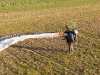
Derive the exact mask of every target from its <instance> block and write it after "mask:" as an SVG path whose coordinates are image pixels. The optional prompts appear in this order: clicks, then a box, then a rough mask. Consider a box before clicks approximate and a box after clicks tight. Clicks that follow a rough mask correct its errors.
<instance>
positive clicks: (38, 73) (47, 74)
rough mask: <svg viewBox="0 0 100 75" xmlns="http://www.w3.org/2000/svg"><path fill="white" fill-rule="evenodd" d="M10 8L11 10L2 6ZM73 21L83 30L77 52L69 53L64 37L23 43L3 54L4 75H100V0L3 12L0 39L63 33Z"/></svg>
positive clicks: (0, 55) (0, 71)
mask: <svg viewBox="0 0 100 75" xmlns="http://www.w3.org/2000/svg"><path fill="white" fill-rule="evenodd" d="M66 1H67V0H66ZM69 1H73V0H69ZM87 1H88V0H87ZM91 1H92V0H91ZM8 8H11V7H7V8H6V7H2V9H8ZM0 9H1V8H0ZM70 22H73V23H74V22H76V23H77V30H78V31H79V34H78V40H77V43H76V44H75V45H74V47H75V50H74V51H73V52H71V53H68V46H67V44H66V41H65V40H62V39H61V38H53V39H51V38H48V39H27V40H24V41H19V42H18V43H16V44H14V45H12V46H10V47H9V48H7V49H5V50H3V51H1V52H0V75H100V2H99V1H98V0H97V2H94V3H93V2H92V3H90V2H89V3H88V2H87V3H86V4H81V5H80V4H79V5H74V6H73V4H72V5H71V6H63V7H59V8H55V7H54V8H48V9H44V8H43V9H39V10H28V11H19V12H15V11H14V12H8V10H7V13H0V36H5V35H9V34H15V33H28V32H63V31H65V30H66V29H65V26H66V25H67V24H69V23H70Z"/></svg>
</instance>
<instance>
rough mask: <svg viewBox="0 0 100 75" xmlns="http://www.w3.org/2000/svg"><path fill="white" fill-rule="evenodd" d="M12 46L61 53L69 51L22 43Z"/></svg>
mask: <svg viewBox="0 0 100 75" xmlns="http://www.w3.org/2000/svg"><path fill="white" fill-rule="evenodd" d="M11 47H13V48H18V49H21V48H26V49H29V50H31V51H39V52H42V51H46V52H51V51H52V52H54V53H56V52H60V53H65V52H67V51H65V50H63V49H57V48H43V47H36V46H35V47H28V46H20V45H12V46H11Z"/></svg>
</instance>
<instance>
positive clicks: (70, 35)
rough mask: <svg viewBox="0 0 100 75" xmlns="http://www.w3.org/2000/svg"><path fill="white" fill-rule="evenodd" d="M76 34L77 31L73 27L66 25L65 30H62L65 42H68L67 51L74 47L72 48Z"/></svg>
mask: <svg viewBox="0 0 100 75" xmlns="http://www.w3.org/2000/svg"><path fill="white" fill-rule="evenodd" d="M77 34H78V31H77V30H75V29H72V30H71V29H69V28H68V26H66V31H65V32H64V37H65V39H66V42H67V44H68V46H69V47H68V48H69V50H68V51H69V52H71V51H73V50H74V48H73V44H74V43H75V42H76V40H77Z"/></svg>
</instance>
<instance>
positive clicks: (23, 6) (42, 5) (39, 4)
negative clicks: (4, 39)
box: [0, 0, 100, 12]
mask: <svg viewBox="0 0 100 75" xmlns="http://www.w3.org/2000/svg"><path fill="white" fill-rule="evenodd" d="M4 2H8V1H4ZM9 2H11V3H15V4H16V6H12V5H11V6H10V5H9V6H8V7H7V6H4V7H2V1H1V8H0V12H13V11H27V10H38V9H48V8H58V7H69V6H78V5H84V4H88V3H98V2H100V1H99V0H74V1H73V0H65V1H62V0H58V1H49V0H43V1H32V2H31V1H29V0H22V1H20V0H15V1H12V0H11V1H9ZM30 3H31V4H30ZM17 4H18V6H17Z"/></svg>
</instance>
